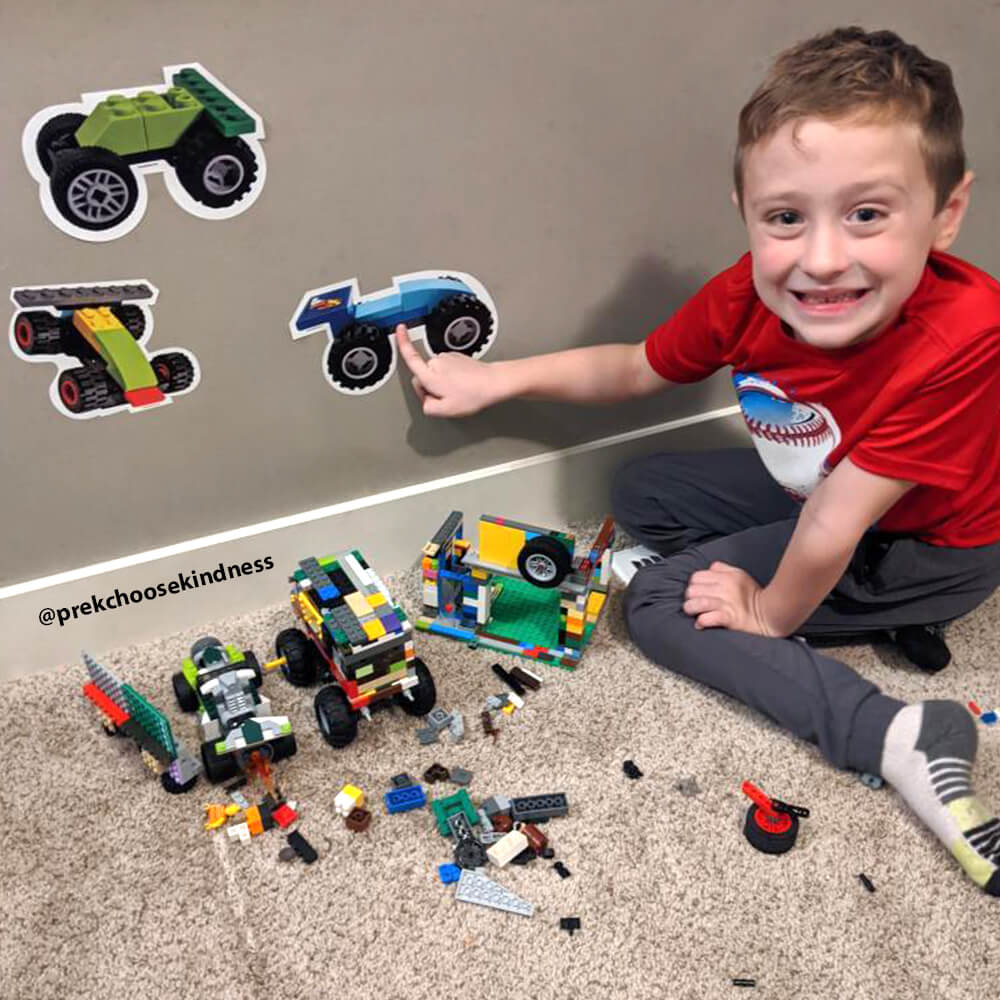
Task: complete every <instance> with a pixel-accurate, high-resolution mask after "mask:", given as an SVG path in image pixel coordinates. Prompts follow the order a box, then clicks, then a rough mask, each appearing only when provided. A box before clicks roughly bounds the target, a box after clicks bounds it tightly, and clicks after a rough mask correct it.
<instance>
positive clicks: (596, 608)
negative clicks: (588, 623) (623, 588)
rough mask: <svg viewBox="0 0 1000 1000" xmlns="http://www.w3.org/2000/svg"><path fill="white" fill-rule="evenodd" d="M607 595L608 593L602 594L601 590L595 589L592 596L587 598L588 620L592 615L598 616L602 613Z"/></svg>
mask: <svg viewBox="0 0 1000 1000" xmlns="http://www.w3.org/2000/svg"><path fill="white" fill-rule="evenodd" d="M607 596H608V595H607V594H602V593H601V592H600V591H593V592H592V593H591V595H590V597H588V598H587V619H588V620H590V616H591V615H593V616H594V618H596V617H597V616H598V615H599V614H600V613H601V608H603V607H604V602H605V600H606V599H607Z"/></svg>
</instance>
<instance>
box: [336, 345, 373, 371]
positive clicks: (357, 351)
mask: <svg viewBox="0 0 1000 1000" xmlns="http://www.w3.org/2000/svg"><path fill="white" fill-rule="evenodd" d="M377 367H378V355H377V354H376V353H375V352H374V351H373V350H372V349H371V348H370V347H352V348H351V349H350V350H349V351H348V352H347V353H346V354H345V355H344V362H343V368H344V374H345V375H346V376H347V377H348V378H355V379H362V378H367V377H368V376H369V375H371V374H372V372H374V371H375V369H376V368H377Z"/></svg>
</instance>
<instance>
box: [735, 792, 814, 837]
mask: <svg viewBox="0 0 1000 1000" xmlns="http://www.w3.org/2000/svg"><path fill="white" fill-rule="evenodd" d="M742 790H743V794H744V795H746V796H747V797H748V798H749V799H750V800H751V801H750V807H749V809H747V817H746V822H745V823H744V826H743V835H744V836H745V837H746V839H747V840H748V841H749V842H750V844H751V845H752V846H753V847H754V848H755V849H756V850H758V851H763V853H764V854H784V853H785V852H786V851H790V850H791V849H792V848H793V847H794V846H795V839H796V837H797V836H798V832H799V817H800V816H801V817H807V816H808V815H809V810H808V809H806V808H804V807H803V806H793V805H789V804H788V803H787V802H782V801H780V800H779V799H772V798H769V797H768V796H767V795H765V794H764V793H763V792H762V791H761V790H760V789H759V788H758V787H757V786H756V785H754V784H753V783H752V782H750V781H744V782H743V785H742Z"/></svg>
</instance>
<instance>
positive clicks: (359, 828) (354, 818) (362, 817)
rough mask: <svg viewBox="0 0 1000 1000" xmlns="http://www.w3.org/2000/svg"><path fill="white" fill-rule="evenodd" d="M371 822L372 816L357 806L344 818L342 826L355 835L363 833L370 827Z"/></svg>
mask: <svg viewBox="0 0 1000 1000" xmlns="http://www.w3.org/2000/svg"><path fill="white" fill-rule="evenodd" d="M371 821H372V814H371V813H370V812H369V811H368V810H367V809H362V808H361V807H360V806H358V807H356V808H354V809H352V810H351V811H350V812H349V813H348V814H347V816H345V817H344V826H346V827H347V829H348V830H353V831H354V832H355V833H364V832H365V830H367V829H368V827H369V826H370V825H371Z"/></svg>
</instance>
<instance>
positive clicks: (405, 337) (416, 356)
mask: <svg viewBox="0 0 1000 1000" xmlns="http://www.w3.org/2000/svg"><path fill="white" fill-rule="evenodd" d="M396 346H397V347H398V348H399V355H400V357H401V358H402V359H403V361H404V362H405V363H406V367H407V368H409V369H410V371H411V372H412V373H413V374H414V375H416V376H417V377H418V378H419V377H421V376H422V375H424V374H425V373H426V372H427V362H426V361H424V359H423V358H422V357H421V355H420V352H419V351H418V350H417V349H416V347H414V345H413V341H412V340H410V335H409V333H408V332H407V329H406V324H405V323H399V324H398V325H397V326H396Z"/></svg>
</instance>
